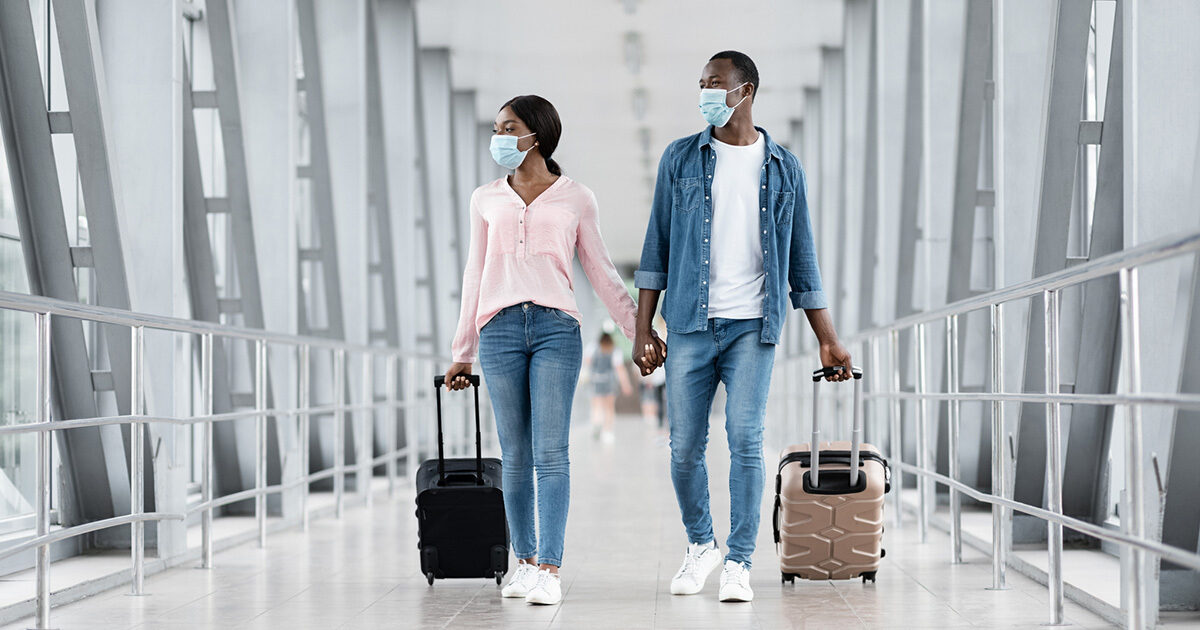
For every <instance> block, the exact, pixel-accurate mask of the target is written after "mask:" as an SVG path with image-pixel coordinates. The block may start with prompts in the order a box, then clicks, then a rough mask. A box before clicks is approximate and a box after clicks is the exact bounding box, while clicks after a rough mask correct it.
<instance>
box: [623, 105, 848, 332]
mask: <svg viewBox="0 0 1200 630" xmlns="http://www.w3.org/2000/svg"><path fill="white" fill-rule="evenodd" d="M712 131H713V128H712V127H711V126H710V127H708V128H707V129H705V130H704V131H701V132H700V133H698V134H695V135H691V136H688V137H686V138H681V139H679V140H676V141H675V142H672V143H671V145H670V146H668V147H667V150H666V151H665V152H664V153H663V157H662V160H661V161H659V163H658V181H657V182H656V183H655V185H654V201H653V205H652V206H651V209H650V224H649V225H648V226H647V227H646V240H645V241H644V242H643V244H642V260H641V264H640V265H639V268H638V270H637V272H635V274H634V285H635V286H637V288H639V289H654V290H658V291H662V290H665V291H666V295H665V296H663V302H662V315H663V319H665V320H666V322H667V330H669V331H671V332H680V333H689V332H695V331H698V330H707V329H708V280H709V273H710V267H709V260H708V257H709V252H710V245H709V236H710V230H711V228H712V213H713V207H712V177H713V171H714V170H715V168H716V162H717V155H716V152H715V151H714V149H713V146H712V141H713V138H712ZM758 131H759V133H761V134H763V138H764V139H765V140H766V145H767V148H766V158H765V160H764V163H763V168H762V177H761V179H760V188H759V207H760V212H759V219H758V224H759V227H760V232H761V235H760V240H761V242H762V248H763V274H764V278H763V281H764V284H765V293H766V298H765V299H764V300H763V309H762V313H763V326H762V336H761V340H762V342H763V343H771V344H776V343H779V335H780V331H781V330H782V328H783V322H784V318H785V316H786V314H787V311H786V308H787V306H786V305H787V301H788V299H789V298H790V300H791V303H792V307H793V308H798V309H799V308H804V309H817V308H826V307H827V302H826V300H825V293H824V291H822V290H821V273H820V270H819V269H818V268H817V254H816V250H815V248H814V245H813V232H812V223H811V221H810V220H809V216H808V199H807V195H806V194H805V191H806V190H807V185H806V184H805V179H804V169H803V168H801V167H800V161H799V160H797V159H796V156H794V155H792V154H791V152H789V151H788V150H787V149H784V148H782V147H780V146H779V145H777V144H775V143H774V142H772V141H771V136H769V135H767V132H766V131H764V130H762V129H759V130H758ZM784 278H787V284H784V281H783V279H784ZM789 286H790V288H791V291H790V292H789V291H788V287H789Z"/></svg>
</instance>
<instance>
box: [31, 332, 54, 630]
mask: <svg viewBox="0 0 1200 630" xmlns="http://www.w3.org/2000/svg"><path fill="white" fill-rule="evenodd" d="M33 321H34V328H35V329H36V334H37V415H36V418H35V422H38V423H42V422H50V314H49V313H34V315H33ZM50 440H51V434H50V432H49V431H46V430H43V431H38V434H37V474H36V476H37V480H36V483H35V485H36V487H37V515H36V518H37V535H38V536H45V535H46V534H49V533H50V477H51V475H50V472H51V471H50V462H51V457H50ZM34 571H35V573H36V574H37V578H36V580H37V597H36V600H37V601H36V616H35V618H34V621H35V624H36V626H37V627H38V628H49V627H50V545H49V544H44V545H39V546H38V548H37V551H36V552H35V554H34Z"/></svg>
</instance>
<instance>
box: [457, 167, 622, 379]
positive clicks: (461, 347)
mask: <svg viewBox="0 0 1200 630" xmlns="http://www.w3.org/2000/svg"><path fill="white" fill-rule="evenodd" d="M596 213H597V206H596V196H595V195H594V194H592V191H591V190H589V189H588V188H587V187H586V186H584V185H583V184H580V183H579V182H576V181H574V180H572V179H570V178H569V177H566V176H560V177H559V178H558V180H556V181H555V182H554V183H553V184H551V185H550V187H549V188H547V189H546V191H545V192H543V193H542V194H541V195H539V196H538V198H537V199H534V200H533V203H531V204H529V206H528V207H527V206H526V205H525V201H524V200H522V199H521V196H520V195H518V194H517V191H515V190H513V188H512V186H510V185H509V183H508V178H507V177H501V178H500V179H497V180H496V181H494V182H492V183H490V184H484V185H483V186H480V187H479V188H476V189H475V192H474V193H473V194H472V195H471V250H470V254H469V255H468V256H467V267H466V270H464V271H463V283H462V310H461V311H460V313H459V317H458V332H456V333H455V335H454V343H453V345H452V346H451V349H450V350H451V354H452V358H453V359H454V361H455V362H458V363H474V362H475V359H476V354H477V350H478V347H479V330H480V329H481V328H483V326H484V325H485V324H487V323H488V321H489V320H491V319H492V317H493V316H494V315H495V314H496V313H499V312H500V311H501V310H503V309H505V308H507V307H509V306H512V305H514V304H520V303H522V302H533V303H535V304H539V305H541V306H545V307H548V308H556V309H559V310H561V311H563V312H565V313H567V314H569V315H571V316H572V317H574V318H575V319H580V315H579V308H578V306H577V305H576V304H575V291H574V286H573V283H572V279H571V260H572V258H574V256H575V252H576V251H578V252H579V262H580V263H581V264H582V265H583V271H584V273H586V274H587V277H588V280H589V281H590V282H591V283H592V288H593V289H595V290H596V294H597V295H599V296H600V299H601V300H602V301H603V302H604V305H605V306H606V307H608V312H609V314H610V315H612V318H613V320H615V321H616V323H617V325H618V326H620V327H621V332H623V333H625V336H626V337H628V338H629V339H631V340H632V339H633V338H634V334H635V330H636V323H635V322H636V319H637V307H636V306H635V305H634V303H633V298H631V297H630V296H629V292H628V291H627V290H626V289H625V285H624V283H622V282H621V277H620V275H618V274H617V268H616V266H614V265H613V262H612V258H610V257H609V255H608V249H607V248H606V247H605V246H604V239H603V238H602V237H601V236H600V224H599V222H598V221H597V218H596ZM481 287H486V290H481Z"/></svg>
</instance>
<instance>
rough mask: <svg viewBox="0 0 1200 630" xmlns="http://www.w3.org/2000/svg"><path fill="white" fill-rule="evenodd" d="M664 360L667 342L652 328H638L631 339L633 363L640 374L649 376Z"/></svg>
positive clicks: (665, 358)
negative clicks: (635, 334)
mask: <svg viewBox="0 0 1200 630" xmlns="http://www.w3.org/2000/svg"><path fill="white" fill-rule="evenodd" d="M666 361H667V343H666V342H665V341H663V340H662V339H661V338H659V336H658V332H657V331H655V330H654V329H653V328H648V329H646V330H638V332H637V336H636V337H635V339H634V340H633V363H634V365H636V366H638V368H639V369H640V370H641V371H642V376H649V375H650V374H652V373H653V372H654V370H655V369H657V368H659V367H662V365H663V364H664V363H666Z"/></svg>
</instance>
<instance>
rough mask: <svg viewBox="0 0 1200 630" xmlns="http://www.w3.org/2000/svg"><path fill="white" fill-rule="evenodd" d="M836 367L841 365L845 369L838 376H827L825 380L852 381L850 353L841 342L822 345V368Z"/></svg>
mask: <svg viewBox="0 0 1200 630" xmlns="http://www.w3.org/2000/svg"><path fill="white" fill-rule="evenodd" d="M835 365H840V366H842V368H843V369H842V370H841V371H840V372H838V373H837V374H834V375H831V376H826V377H825V380H827V381H847V380H850V376H851V375H850V369H851V365H850V351H848V350H846V348H845V347H844V346H842V344H841V342H839V341H833V342H831V343H823V344H821V367H833V366H835Z"/></svg>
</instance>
